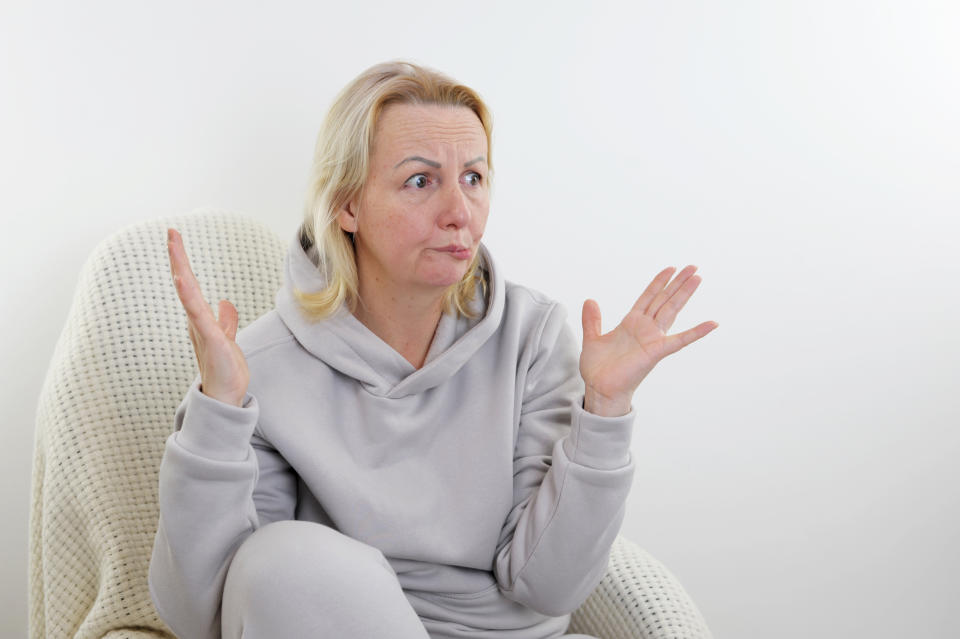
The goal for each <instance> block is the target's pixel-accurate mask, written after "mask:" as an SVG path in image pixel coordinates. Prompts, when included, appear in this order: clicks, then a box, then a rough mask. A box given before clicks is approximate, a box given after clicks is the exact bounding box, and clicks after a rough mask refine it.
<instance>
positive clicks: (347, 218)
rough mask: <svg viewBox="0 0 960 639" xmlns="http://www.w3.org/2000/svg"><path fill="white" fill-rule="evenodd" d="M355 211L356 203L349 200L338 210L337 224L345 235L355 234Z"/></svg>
mask: <svg viewBox="0 0 960 639" xmlns="http://www.w3.org/2000/svg"><path fill="white" fill-rule="evenodd" d="M356 210H357V209H356V202H355V201H354V200H351V201H349V202H347V203H346V204H344V205H343V208H341V209H340V212H339V213H337V223H339V224H340V228H341V229H343V230H344V231H346V232H347V233H356V232H357V214H356Z"/></svg>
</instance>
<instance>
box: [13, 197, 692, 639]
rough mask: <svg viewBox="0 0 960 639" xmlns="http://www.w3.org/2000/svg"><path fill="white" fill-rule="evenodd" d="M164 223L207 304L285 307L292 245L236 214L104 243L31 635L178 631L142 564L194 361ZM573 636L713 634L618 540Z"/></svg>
mask: <svg viewBox="0 0 960 639" xmlns="http://www.w3.org/2000/svg"><path fill="white" fill-rule="evenodd" d="M168 226H174V227H176V228H177V229H178V230H180V231H181V233H182V235H183V238H184V244H185V246H186V249H187V253H188V255H189V256H190V261H191V265H192V266H193V270H194V272H195V273H196V275H197V279H198V280H199V281H200V284H201V286H202V288H203V291H204V294H205V296H206V297H207V300H208V301H210V302H212V303H213V304H214V305H215V304H216V301H217V300H220V299H223V298H226V299H229V300H230V301H231V302H233V303H234V305H235V306H236V307H237V310H238V311H239V314H240V326H241V327H243V326H245V325H246V324H248V323H250V322H251V321H252V320H254V319H255V318H257V317H258V316H260V315H261V314H263V313H264V312H266V311H267V310H269V309H270V308H272V307H273V304H274V295H275V293H276V290H277V288H278V287H279V285H280V273H281V266H282V261H283V255H284V252H285V250H286V244H287V243H286V242H285V241H283V240H282V239H281V238H278V237H277V236H276V235H275V234H274V233H272V232H271V231H270V230H268V229H266V228H265V227H263V226H262V225H260V224H258V223H256V222H253V221H251V220H249V219H246V218H244V217H240V216H237V215H234V214H231V213H227V212H223V211H215V210H200V211H195V212H194V213H192V214H190V215H184V216H178V217H169V218H164V219H158V220H154V221H150V222H145V223H140V224H136V225H133V226H130V227H128V228H126V229H123V230H121V231H119V232H117V233H116V234H114V235H113V236H111V237H109V238H107V239H106V240H104V241H103V242H101V244H100V245H99V246H98V247H97V248H96V249H95V250H94V252H93V254H92V255H91V256H90V258H89V259H88V261H87V263H86V264H85V266H84V267H83V270H82V271H81V273H80V276H79V282H78V285H77V290H76V293H75V296H74V300H73V305H72V308H71V310H70V313H69V316H68V318H67V322H66V326H65V327H64V329H63V332H62V333H61V335H60V339H59V341H58V342H57V345H56V348H55V350H54V354H53V358H52V361H51V364H50V368H49V370H48V372H47V376H46V379H45V381H44V385H43V389H42V391H41V394H40V400H39V405H38V409H37V422H36V433H35V450H34V464H33V481H32V504H31V513H30V571H29V602H30V610H29V615H30V637H31V639H38V638H40V637H57V638H59V637H77V638H93V637H96V638H100V637H106V638H109V639H121V638H130V639H136V638H146V637H172V636H173V635H172V633H171V632H170V630H169V628H167V627H166V625H165V624H164V623H163V621H162V620H161V619H160V618H159V616H158V615H157V612H156V610H155V609H154V607H153V604H152V602H151V600H150V594H149V592H148V589H147V569H148V566H149V562H150V553H151V549H152V547H153V540H154V534H155V532H156V526H157V519H158V507H157V485H158V482H157V472H158V469H159V465H160V459H161V457H162V455H163V447H164V442H165V441H166V438H167V436H168V435H169V434H170V432H171V431H172V428H173V414H174V411H175V410H176V408H177V406H178V405H179V403H180V401H181V400H182V399H183V396H184V394H185V393H186V390H187V388H188V387H189V385H190V383H191V382H192V381H193V379H194V378H195V376H196V374H197V372H196V371H197V368H196V361H195V359H194V355H193V350H192V347H191V345H190V341H189V338H188V337H187V321H186V315H185V313H184V311H183V309H182V307H181V306H180V303H179V300H178V299H177V296H176V292H175V291H174V288H173V285H172V282H171V279H170V269H169V264H168V260H167V251H166V228H167V227H168ZM570 632H581V633H587V634H592V635H596V636H598V637H601V638H602V639H613V638H620V637H624V638H626V637H631V638H632V637H644V638H661V637H662V638H667V637H670V638H674V637H676V638H681V637H682V638H688V637H690V638H693V637H697V638H700V637H709V636H710V635H709V632H708V630H707V628H706V625H705V624H704V622H703V619H702V617H701V616H700V614H699V612H698V611H697V609H696V607H695V605H694V604H693V602H692V601H691V600H690V599H689V597H688V596H687V594H686V593H685V592H684V591H683V588H682V587H681V586H680V585H679V583H678V582H677V581H676V580H675V579H674V578H673V577H672V576H671V575H670V574H669V573H668V572H667V571H666V569H665V568H663V566H661V565H660V564H659V563H658V562H657V561H656V560H654V559H653V558H651V557H650V556H649V555H647V554H646V553H644V552H643V551H642V550H641V549H640V548H638V547H637V546H635V545H634V544H632V543H631V542H629V541H627V540H626V539H624V538H622V537H620V538H618V539H617V542H616V544H615V546H614V548H613V552H612V553H611V558H610V569H609V572H608V574H607V575H606V576H605V577H604V579H603V581H602V583H601V584H600V586H599V587H598V588H597V590H596V591H595V592H594V593H593V594H592V595H591V596H590V598H589V599H588V600H587V601H586V602H585V603H584V604H583V606H582V607H581V608H580V609H579V610H578V611H577V612H576V613H575V614H574V618H573V622H572V626H571V629H570ZM185 639H186V638H185Z"/></svg>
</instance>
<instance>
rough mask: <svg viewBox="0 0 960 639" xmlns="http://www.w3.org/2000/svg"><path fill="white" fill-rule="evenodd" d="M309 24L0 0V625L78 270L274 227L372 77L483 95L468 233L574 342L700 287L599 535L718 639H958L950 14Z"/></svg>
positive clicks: (17, 574) (416, 17) (955, 95)
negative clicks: (678, 587)
mask: <svg viewBox="0 0 960 639" xmlns="http://www.w3.org/2000/svg"><path fill="white" fill-rule="evenodd" d="M327 4H329V5H330V6H321V3H307V2H303V3H285V4H279V3H278V4H276V5H274V6H271V7H269V8H268V7H267V3H253V2H231V3H224V4H222V5H213V4H208V3H194V2H170V1H168V2H164V3H150V4H149V5H148V4H147V3H130V2H119V1H115V2H84V3H76V2H52V1H47V2H30V3H28V2H20V1H15V2H10V0H7V1H6V2H4V3H3V4H2V5H0V52H2V60H3V63H2V65H0V86H2V87H3V88H2V92H3V94H4V96H3V98H2V99H0V127H2V128H0V140H2V144H0V175H2V176H3V187H2V189H0V211H2V214H3V218H2V221H3V226H2V231H3V232H2V234H0V235H2V247H3V250H2V251H0V259H2V264H0V268H2V274H3V275H2V278H0V282H2V284H0V286H2V289H0V291H2V297H0V299H2V300H3V308H4V312H3V313H2V314H0V322H2V326H0V340H2V361H3V366H2V379H0V394H2V397H0V403H2V406H3V422H4V427H5V444H4V446H3V447H2V448H0V469H2V470H0V473H2V481H0V508H2V511H3V512H4V513H5V517H4V521H5V525H4V526H3V527H2V528H0V565H2V566H3V570H2V573H0V575H2V577H0V610H2V614H0V635H2V636H9V637H13V636H22V635H24V634H25V632H26V548H27V534H26V531H27V516H28V515H27V513H28V493H29V480H30V457H31V448H32V436H33V414H34V409H35V406H36V401H37V396H38V393H39V389H40V386H41V383H42V380H43V375H44V372H45V369H46V366H47V364H48V362H49V359H50V356H51V354H52V352H53V346H54V343H55V341H56V339H57V336H58V334H59V331H60V328H61V326H62V324H63V322H64V319H65V317H66V314H67V311H68V308H69V305H70V301H71V294H72V291H73V287H74V285H75V283H76V275H77V272H78V269H79V267H80V265H81V264H82V262H83V260H84V258H85V256H86V255H87V254H88V253H89V252H90V251H91V249H92V248H93V247H94V245H95V244H96V243H97V242H98V241H99V240H101V239H102V238H103V237H105V236H106V235H108V234H109V233H111V232H112V231H114V230H116V229H117V228H119V227H120V226H123V225H126V224H129V223H131V222H135V221H137V220H143V219H148V218H152V217H155V216H160V215H168V214H176V213H183V212H187V211H189V210H192V209H194V208H197V207H200V206H204V205H213V206H218V207H224V208H230V209H235V210H238V211H242V212H246V213H247V214H249V215H251V216H254V217H256V218H259V219H260V220H263V221H264V222H266V223H267V224H268V225H269V226H271V227H272V228H273V229H275V230H276V231H277V232H278V233H281V234H282V235H283V237H287V236H288V235H289V233H290V232H292V229H293V227H294V225H295V224H296V223H297V222H298V221H299V216H300V211H301V208H300V207H301V201H302V197H303V193H304V187H305V183H306V175H307V169H308V163H309V160H310V154H311V151H312V145H313V141H314V137H315V134H316V131H317V128H318V126H319V123H320V120H321V117H322V114H323V112H324V110H325V108H326V106H327V105H328V104H329V101H330V99H331V98H332V97H333V94H334V93H335V92H336V91H337V90H339V88H340V87H342V86H343V85H344V84H345V83H346V82H347V81H348V80H349V79H350V78H351V77H353V76H354V75H356V74H357V73H358V72H360V71H361V70H363V69H364V68H366V67H367V66H369V65H370V64H373V63H375V62H378V61H382V60H385V59H390V58H398V57H402V58H409V59H412V60H415V61H419V62H422V63H425V64H428V65H430V66H434V67H436V68H439V69H441V70H444V71H446V72H448V73H450V74H451V75H453V76H455V77H456V78H458V79H460V80H461V81H464V82H466V83H467V84H470V85H472V86H474V87H476V88H477V89H478V90H479V91H480V92H481V94H482V95H484V97H485V98H486V99H487V100H488V101H489V103H490V105H491V107H492V108H493V111H494V117H495V122H496V129H495V147H494V158H495V162H496V167H497V172H498V174H497V186H496V192H495V196H494V200H493V207H492V210H491V219H490V223H489V226H488V232H487V235H486V237H485V241H486V243H487V245H488V246H489V247H490V248H491V250H493V251H494V252H495V254H497V255H498V256H499V257H500V258H501V261H502V263H503V264H504V265H505V267H506V269H507V273H508V279H512V280H514V281H518V282H522V283H524V284H527V285H530V286H533V287H535V288H538V289H540V290H542V291H544V292H546V293H548V294H550V295H552V296H554V297H555V298H558V299H560V300H561V301H563V302H564V303H565V304H566V306H567V308H568V310H569V313H570V318H569V321H570V323H571V325H572V326H573V327H574V329H575V330H576V331H577V333H578V334H579V333H580V309H581V304H582V302H583V300H584V299H585V298H586V297H588V296H589V297H594V298H595V299H597V300H598V301H599V302H600V305H601V309H602V310H603V312H604V329H605V330H609V328H612V326H613V325H615V323H616V322H618V321H619V319H620V318H621V317H622V316H623V314H624V313H625V312H626V310H627V309H628V308H629V307H630V305H631V304H632V303H633V300H634V299H635V297H636V296H637V295H639V293H640V291H641V290H642V289H643V287H644V286H645V285H646V283H647V282H648V281H649V279H650V278H651V277H652V276H653V275H654V274H656V272H657V271H659V270H660V269H661V268H662V267H664V266H667V265H675V266H678V267H682V266H683V265H685V264H688V263H693V264H697V265H698V266H699V267H700V273H701V274H702V276H703V278H704V281H703V284H702V285H701V287H700V290H699V291H698V292H697V293H696V295H695V296H694V298H693V299H692V300H691V302H690V303H689V304H688V305H687V308H686V309H685V310H684V311H683V312H682V313H681V315H680V318H679V320H678V322H677V324H676V326H675V328H676V329H678V330H682V329H685V328H688V327H690V326H693V325H694V324H696V323H699V322H700V321H703V320H708V319H712V320H716V321H718V322H719V323H720V328H719V329H717V330H716V331H715V332H714V333H712V334H711V335H709V336H708V337H707V338H705V339H704V340H703V341H702V342H699V343H697V344H695V345H693V346H691V347H689V348H688V349H686V350H684V351H681V352H680V353H678V354H677V355H674V356H673V357H671V358H669V359H668V360H666V361H664V362H662V363H661V365H660V366H659V367H658V368H657V370H655V371H654V372H653V373H652V374H651V375H650V376H649V377H648V378H647V380H645V381H644V382H643V384H642V385H641V387H640V390H639V391H638V393H637V396H636V404H637V406H639V409H640V410H639V413H640V414H639V418H638V421H637V425H636V428H637V432H636V435H635V438H634V442H635V443H634V453H635V456H636V459H637V462H638V469H637V474H636V482H635V486H634V489H633V492H632V494H631V496H630V499H629V506H628V512H627V520H626V522H625V524H624V531H623V532H624V534H626V535H627V536H629V537H630V538H632V539H634V540H635V541H637V542H639V543H640V544H641V545H643V546H644V547H646V548H647V549H648V550H650V551H651V552H652V553H653V554H654V555H655V556H657V557H658V558H660V559H661V560H662V561H664V563H666V564H667V566H669V567H670V568H671V569H672V571H673V572H674V573H675V574H676V575H677V576H678V577H679V578H680V580H681V581H682V582H683V583H684V584H685V586H686V587H687V589H688V590H689V591H690V593H691V594H692V596H693V597H694V599H695V600H696V602H697V603H698V604H699V606H700V607H701V609H702V611H703V613H704V615H705V616H706V618H707V620H708V621H709V623H710V624H711V626H712V628H713V630H714V632H715V634H716V635H717V637H729V638H733V637H737V638H740V639H751V638H757V639H760V638H768V637H779V638H781V639H792V638H800V637H810V636H818V637H851V636H862V637H868V636H869V637H873V638H887V637H889V638H893V637H901V636H923V637H955V636H957V634H958V633H960V622H958V621H957V620H956V617H955V616H954V615H952V614H948V603H949V604H955V603H956V600H957V598H958V595H960V589H958V587H957V578H956V575H957V574H958V572H960V552H958V550H957V546H956V542H957V540H958V538H960V499H958V498H960V489H958V486H960V481H958V480H960V473H958V471H957V470H956V468H957V464H956V460H957V459H958V457H960V434H958V431H960V429H958V428H957V427H958V426H960V420H958V417H960V407H958V400H957V399H956V398H957V395H958V394H957V392H956V391H957V388H956V387H957V386H958V381H960V380H958V377H960V376H958V365H957V358H958V355H960V338H958V329H957V324H956V318H957V317H958V316H960V299H958V294H957V291H958V276H960V260H958V258H957V255H958V253H960V251H958V249H960V246H958V244H960V241H958V238H960V233H958V230H960V224H958V222H957V220H956V216H957V215H958V213H960V180H958V177H960V151H958V149H960V126H958V116H957V114H958V113H960V87H958V83H960V82H958V78H960V72H958V69H960V44H958V42H960V39H958V38H957V24H958V20H960V9H958V8H957V7H958V6H957V5H956V3H950V2H939V3H937V2H932V1H925V0H921V1H912V2H907V1H902V2H877V1H876V0H865V1H862V2H859V1H856V2H855V1H839V2H838V1H829V2H828V1H825V0H812V1H811V0H806V1H803V2H800V1H797V2H764V1H763V0H736V1H731V2H640V3H630V4H631V6H632V8H630V9H623V8H616V9H615V8H613V7H614V6H616V5H614V4H610V5H609V6H607V7H606V8H604V7H603V6H601V5H599V4H597V3H591V4H589V5H588V4H587V3H583V4H578V3H559V4H558V3H556V2H551V3H542V4H539V5H535V4H534V3H523V2H516V1H514V2H504V3H498V2H484V3H469V4H468V3H458V2H421V3H415V4H414V3H398V2H387V1H382V2H367V3H356V4H357V5H358V6H355V7H354V6H348V5H353V4H354V3H346V2H344V3H327ZM617 4H618V5H622V4H625V3H617Z"/></svg>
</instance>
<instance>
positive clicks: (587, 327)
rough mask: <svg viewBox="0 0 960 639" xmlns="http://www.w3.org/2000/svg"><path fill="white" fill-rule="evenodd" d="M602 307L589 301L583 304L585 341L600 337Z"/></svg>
mask: <svg viewBox="0 0 960 639" xmlns="http://www.w3.org/2000/svg"><path fill="white" fill-rule="evenodd" d="M600 327H601V323H600V305H599V304H597V302H596V301H595V300H591V299H588V300H587V301H585V302H584V303H583V339H584V341H586V340H588V339H595V338H597V337H600Z"/></svg>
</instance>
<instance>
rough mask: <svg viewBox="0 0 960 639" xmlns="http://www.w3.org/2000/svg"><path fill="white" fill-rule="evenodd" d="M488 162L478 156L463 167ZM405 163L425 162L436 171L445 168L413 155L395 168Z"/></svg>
mask: <svg viewBox="0 0 960 639" xmlns="http://www.w3.org/2000/svg"><path fill="white" fill-rule="evenodd" d="M486 161H487V158H485V157H484V156H482V155H478V156H477V157H475V158H473V159H472V160H470V161H469V162H464V163H463V167H464V168H466V167H468V166H470V165H471V164H476V163H477V162H486ZM405 162H423V163H424V164H426V165H427V166H432V167H433V168H435V169H440V168H443V167H442V166H441V165H440V163H439V162H434V161H433V160H428V159H427V158H424V157H420V156H419V155H411V156H410V157H407V158H403V159H402V160H400V161H399V162H397V163H396V165H394V167H393V168H397V167H399V166H400V165H401V164H404V163H405Z"/></svg>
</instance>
